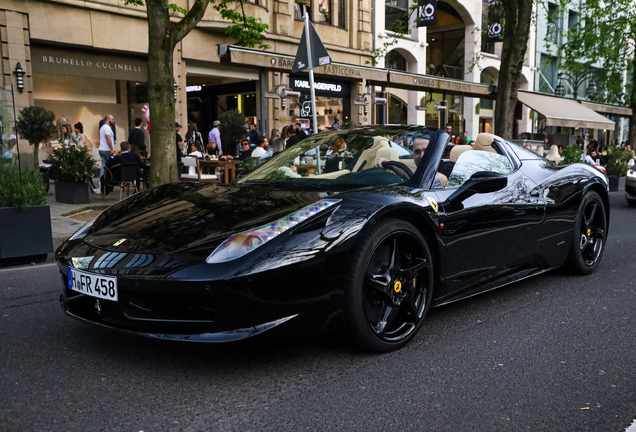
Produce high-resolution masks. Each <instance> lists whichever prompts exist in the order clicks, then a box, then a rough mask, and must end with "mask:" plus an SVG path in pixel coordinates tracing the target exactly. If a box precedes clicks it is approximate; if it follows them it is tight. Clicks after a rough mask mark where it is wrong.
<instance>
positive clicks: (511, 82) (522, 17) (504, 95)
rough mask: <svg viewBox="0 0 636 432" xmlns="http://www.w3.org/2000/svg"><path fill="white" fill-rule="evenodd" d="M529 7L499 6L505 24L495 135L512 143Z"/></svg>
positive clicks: (526, 0)
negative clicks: (502, 11) (503, 14)
mask: <svg viewBox="0 0 636 432" xmlns="http://www.w3.org/2000/svg"><path fill="white" fill-rule="evenodd" d="M532 5H533V1H532V0H506V1H505V2H503V6H504V10H505V17H506V22H505V28H504V40H503V49H502V53H501V68H500V73H499V82H498V83H497V99H496V106H495V133H496V134H497V135H499V136H500V137H502V138H504V139H512V130H513V124H514V121H515V106H516V105H517V93H518V90H519V78H520V77H521V69H522V68H523V61H524V58H525V55H526V50H527V49H528V39H529V37H530V24H531V21H532Z"/></svg>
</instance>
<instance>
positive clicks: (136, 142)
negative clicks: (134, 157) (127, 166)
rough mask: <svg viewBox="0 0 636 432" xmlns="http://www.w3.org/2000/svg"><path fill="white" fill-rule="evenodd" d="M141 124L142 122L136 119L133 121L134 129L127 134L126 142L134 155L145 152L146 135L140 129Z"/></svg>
mask: <svg viewBox="0 0 636 432" xmlns="http://www.w3.org/2000/svg"><path fill="white" fill-rule="evenodd" d="M142 123H143V120H141V119H140V118H139V117H137V118H136V119H135V127H133V128H131V129H130V132H129V133H128V142H129V143H130V146H131V149H132V150H133V151H134V152H136V153H139V152H141V151H142V150H143V151H145V150H146V135H145V134H144V130H143V129H142V128H141V124H142Z"/></svg>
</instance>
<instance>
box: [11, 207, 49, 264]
mask: <svg viewBox="0 0 636 432" xmlns="http://www.w3.org/2000/svg"><path fill="white" fill-rule="evenodd" d="M51 252H53V237H52V234H51V212H50V210H49V206H36V207H29V208H27V209H24V210H17V209H15V208H13V207H0V260H5V259H7V258H19V257H36V256H41V255H44V257H45V258H46V254H48V253H51ZM31 261H36V259H32V260H31Z"/></svg>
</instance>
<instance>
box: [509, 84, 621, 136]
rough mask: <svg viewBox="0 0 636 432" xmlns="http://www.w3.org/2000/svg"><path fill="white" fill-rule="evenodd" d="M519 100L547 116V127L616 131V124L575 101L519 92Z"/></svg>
mask: <svg viewBox="0 0 636 432" xmlns="http://www.w3.org/2000/svg"><path fill="white" fill-rule="evenodd" d="M519 100H520V101H521V103H523V104H524V105H527V106H528V107H529V108H530V109H533V110H534V111H537V112H538V113H539V114H541V115H543V116H545V118H546V120H547V121H546V125H547V126H560V127H570V128H576V127H579V128H589V129H607V130H614V122H613V121H611V120H610V119H608V118H607V117H604V116H602V115H601V114H598V113H597V112H595V111H593V110H591V109H589V108H587V107H585V106H583V105H582V104H580V103H579V102H577V101H575V100H574V99H567V98H563V97H557V96H549V95H545V94H540V93H534V92H527V91H519Z"/></svg>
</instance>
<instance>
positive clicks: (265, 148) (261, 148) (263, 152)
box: [252, 138, 273, 159]
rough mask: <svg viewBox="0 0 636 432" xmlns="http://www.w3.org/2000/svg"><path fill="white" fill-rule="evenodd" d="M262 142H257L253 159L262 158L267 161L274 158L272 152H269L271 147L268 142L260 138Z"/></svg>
mask: <svg viewBox="0 0 636 432" xmlns="http://www.w3.org/2000/svg"><path fill="white" fill-rule="evenodd" d="M259 140H260V142H258V141H257V142H256V148H254V150H252V157H253V158H256V157H257V158H261V159H267V158H270V157H272V155H273V152H272V151H271V150H269V145H268V143H267V141H266V140H264V139H262V138H259Z"/></svg>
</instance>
